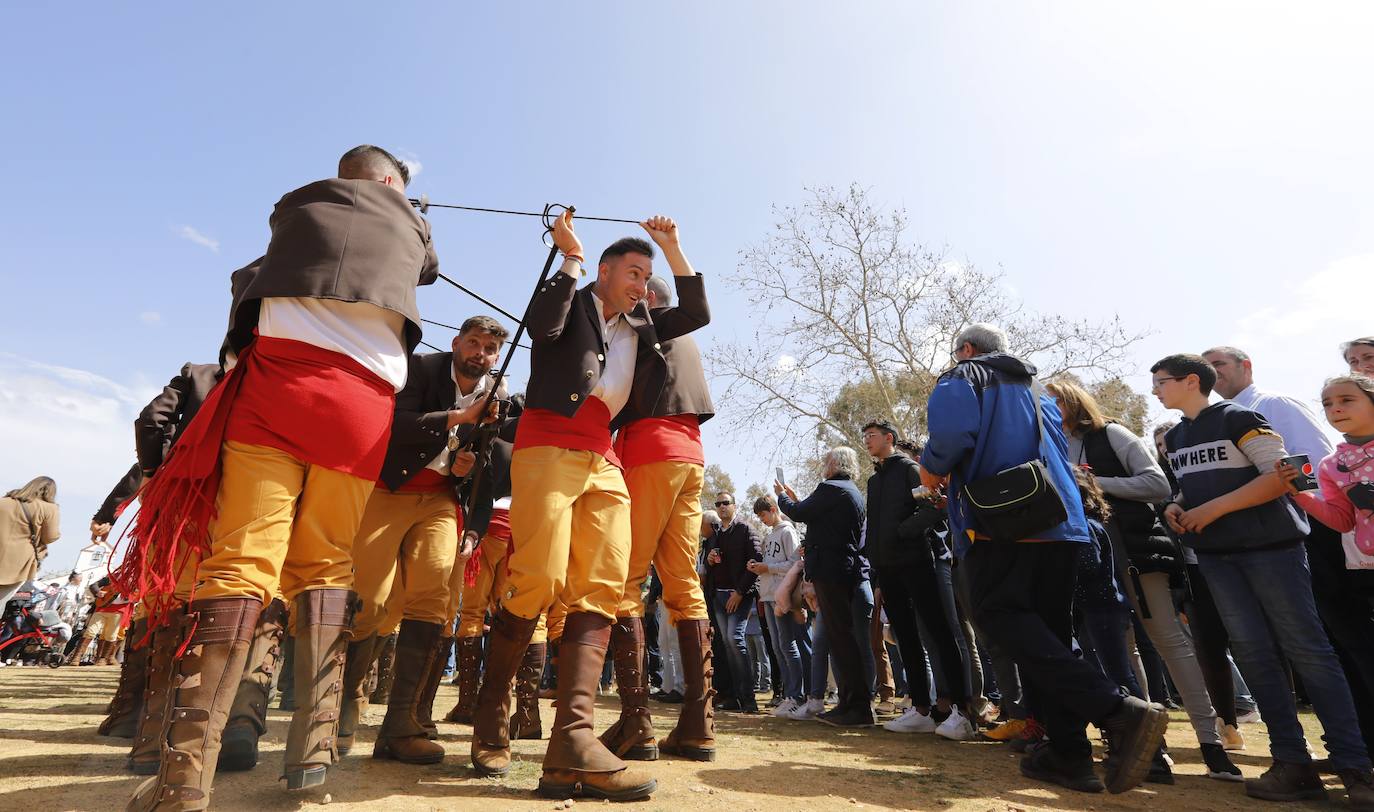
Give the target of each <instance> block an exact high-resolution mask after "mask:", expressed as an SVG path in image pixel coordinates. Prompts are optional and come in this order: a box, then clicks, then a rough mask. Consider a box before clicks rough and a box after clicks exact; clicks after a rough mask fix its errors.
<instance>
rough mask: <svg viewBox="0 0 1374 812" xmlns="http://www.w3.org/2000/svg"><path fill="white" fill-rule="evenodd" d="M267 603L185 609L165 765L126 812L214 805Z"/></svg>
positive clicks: (196, 604) (175, 811)
mask: <svg viewBox="0 0 1374 812" xmlns="http://www.w3.org/2000/svg"><path fill="white" fill-rule="evenodd" d="M261 610H262V604H261V603H260V602H258V600H257V599H256V598H206V599H204V600H198V601H192V602H191V604H190V606H189V607H188V609H187V617H188V618H189V619H190V621H191V622H190V623H189V624H188V625H187V628H188V629H189V630H190V637H189V638H188V640H187V643H186V650H185V652H184V653H183V654H182V656H181V659H180V660H178V661H177V663H176V676H175V677H174V678H173V680H172V694H173V698H172V701H171V706H170V707H169V708H168V713H167V718H166V719H165V720H164V722H163V726H162V742H163V748H162V760H161V761H162V763H161V766H160V768H159V770H158V774H157V775H156V776H154V777H152V778H149V779H148V780H146V781H144V782H143V784H142V785H140V786H139V788H138V790H137V792H135V793H134V797H133V799H132V800H130V801H129V805H128V807H127V812H151V810H158V812H191V810H200V809H205V808H207V807H209V805H210V786H211V784H213V783H214V780H215V765H216V763H217V762H218V761H219V744H220V733H221V732H223V730H224V723H225V721H226V720H227V719H228V718H229V706H230V705H231V704H232V703H233V701H234V692H235V690H236V689H237V688H238V683H239V677H240V676H241V675H242V674H243V665H244V663H245V662H246V661H247V659H248V646H249V642H250V641H251V640H252V639H253V627H254V626H256V625H257V622H258V614H259V612H260V611H261Z"/></svg>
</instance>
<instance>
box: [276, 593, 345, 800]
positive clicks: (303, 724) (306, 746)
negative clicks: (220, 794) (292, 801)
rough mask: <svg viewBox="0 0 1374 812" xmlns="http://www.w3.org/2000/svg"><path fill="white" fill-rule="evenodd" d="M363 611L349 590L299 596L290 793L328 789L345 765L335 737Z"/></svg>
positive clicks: (289, 733)
mask: <svg viewBox="0 0 1374 812" xmlns="http://www.w3.org/2000/svg"><path fill="white" fill-rule="evenodd" d="M357 609H358V599H357V596H356V595H355V594H354V593H353V592H352V591H350V590H347V589H312V590H308V591H306V592H302V593H301V594H299V595H297V596H296V601H295V608H294V610H293V611H294V612H295V615H296V662H295V670H296V683H295V689H296V711H295V713H293V714H292V715H291V728H290V730H288V731H287V734H286V770H285V774H284V775H283V776H282V777H283V778H285V779H286V788H287V789H291V790H296V789H308V788H310V787H317V786H319V785H320V784H323V783H324V780H325V777H326V775H327V773H328V771H329V767H330V765H332V764H334V763H335V762H337V761H338V760H339V753H338V750H336V749H335V747H334V745H335V737H336V736H337V735H338V732H339V706H340V704H341V701H342V699H343V672H344V658H345V657H346V656H347V650H348V629H349V627H350V626H352V625H353V614H354V612H356V611H357Z"/></svg>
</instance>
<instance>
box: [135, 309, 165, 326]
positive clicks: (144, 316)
mask: <svg viewBox="0 0 1374 812" xmlns="http://www.w3.org/2000/svg"><path fill="white" fill-rule="evenodd" d="M138 320H139V321H141V322H143V323H144V324H149V325H151V324H159V323H161V322H162V314H161V313H159V312H157V311H156V310H145V311H143V312H142V313H139V314H138Z"/></svg>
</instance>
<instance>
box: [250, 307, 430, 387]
mask: <svg viewBox="0 0 1374 812" xmlns="http://www.w3.org/2000/svg"><path fill="white" fill-rule="evenodd" d="M405 322H406V317H405V316H402V315H401V314H400V313H397V312H396V311H394V310H387V309H386V308H384V307H378V306H376V305H374V304H369V303H367V302H345V301H342V300H340V299H316V298H313V297H307V296H301V297H269V298H266V299H263V300H262V310H261V312H260V313H259V315H258V335H262V336H269V337H271V338H289V339H292V340H293V341H303V342H305V343H306V344H313V345H314V346H316V347H319V348H321V349H326V350H332V351H334V352H337V353H341V354H343V355H347V356H348V357H349V358H352V359H353V360H354V361H357V362H358V363H359V364H361V365H362V366H363V368H364V369H366V370H368V371H369V372H372V373H373V374H375V375H376V376H377V377H379V378H381V379H382V380H384V381H386V382H387V383H390V384H391V385H392V387H393V388H394V389H395V391H397V392H399V391H401V388H402V387H404V386H405V385H406V372H407V369H408V366H407V359H406V348H405V342H404V341H403V340H402V338H401V336H402V331H403V330H404V329H405Z"/></svg>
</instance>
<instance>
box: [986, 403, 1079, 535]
mask: <svg viewBox="0 0 1374 812" xmlns="http://www.w3.org/2000/svg"><path fill="white" fill-rule="evenodd" d="M1041 391H1042V389H1041V387H1040V381H1039V380H1038V379H1036V378H1031V399H1032V400H1033V401H1034V403H1035V427H1036V439H1037V442H1036V449H1037V450H1038V451H1039V452H1040V458H1039V459H1034V460H1031V461H1030V462H1026V463H1022V464H1021V465H1018V466H1016V467H1014V468H1007V469H1005V470H1002V471H998V472H997V473H995V474H993V475H992V476H989V477H984V478H982V479H980V480H977V481H976V482H969V483H967V484H966V485H964V497H965V498H966V499H968V503H969V507H970V508H971V510H972V512H973V516H974V518H975V519H977V521H978V528H979V529H980V530H982V532H983V533H984V534H986V535H987V536H988V537H990V538H991V539H992V540H993V541H1021V540H1022V539H1030V538H1035V535H1036V534H1037V533H1043V532H1045V531H1046V530H1049V529H1050V528H1051V527H1054V526H1055V525H1058V524H1060V523H1062V522H1063V521H1064V520H1066V519H1068V518H1069V513H1068V510H1067V509H1065V507H1064V498H1063V496H1061V495H1060V493H1059V490H1058V489H1057V488H1055V486H1054V482H1052V481H1051V480H1050V476H1049V466H1048V465H1047V464H1046V461H1045V456H1046V455H1045V416H1044V409H1043V407H1042V406H1041V404H1040V393H1041Z"/></svg>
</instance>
